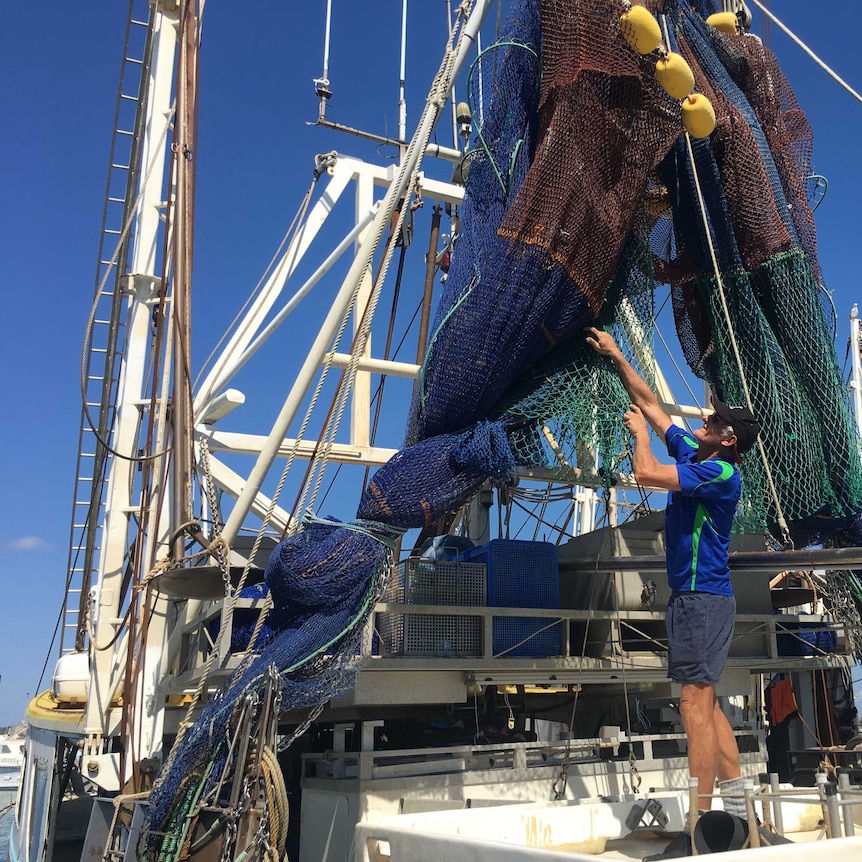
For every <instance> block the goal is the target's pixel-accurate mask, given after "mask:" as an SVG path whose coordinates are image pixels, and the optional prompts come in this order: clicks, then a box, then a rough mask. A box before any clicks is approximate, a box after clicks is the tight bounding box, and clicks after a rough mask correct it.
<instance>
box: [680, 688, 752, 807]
mask: <svg viewBox="0 0 862 862" xmlns="http://www.w3.org/2000/svg"><path fill="white" fill-rule="evenodd" d="M717 708H718V704H717V701H716V697H715V686H714V685H707V684H706V683H702V682H690V683H685V684H684V685H683V687H682V693H681V695H680V700H679V711H680V716H681V718H682V723H683V726H684V727H685V735H686V738H687V739H688V771H689V773H690V774H691V775H692V776H694V777H695V778H696V779H697V792H698V796H699V797H700V801H699V803H698V809H699V810H700V811H709V810H710V809H711V808H712V794H713V791H714V789H715V778H716V774H717V773H718V769H719V736H718V733H717V731H716V720H715V710H716V709H717ZM719 711H720V710H719ZM722 718H724V716H723V715H722ZM725 724H726V725H727V730H728V731H730V725H729V724H727V719H725ZM722 734H724V728H722ZM732 735H733V734H732V732H731V736H732ZM723 741H724V743H725V746H726V745H727V742H726V740H723ZM733 746H734V748H736V741H735V740H734V743H733ZM736 760H737V773H738V770H739V765H738V764H739V754H738V752H737V756H736Z"/></svg>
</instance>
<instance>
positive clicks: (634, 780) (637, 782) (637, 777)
mask: <svg viewBox="0 0 862 862" xmlns="http://www.w3.org/2000/svg"><path fill="white" fill-rule="evenodd" d="M635 764H637V758H636V757H635V752H634V749H633V748H632V743H631V731H629V774H630V775H631V785H632V793H637V792H638V791H639V790H640V789H641V781H642V780H643V779H642V778H641V774H640V772H638V768H637V766H636V765H635Z"/></svg>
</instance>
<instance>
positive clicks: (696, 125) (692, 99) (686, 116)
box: [682, 93, 715, 138]
mask: <svg viewBox="0 0 862 862" xmlns="http://www.w3.org/2000/svg"><path fill="white" fill-rule="evenodd" d="M682 124H683V125H684V126H685V130H686V131H687V132H688V133H689V134H690V135H691V136H692V137H693V138H705V137H707V136H708V135H711V134H712V131H713V129H714V128H715V110H714V109H713V107H712V102H710V101H709V99H707V98H706V96H704V95H703V93H692V94H691V95H690V96H688V97H687V98H685V99H683V102H682Z"/></svg>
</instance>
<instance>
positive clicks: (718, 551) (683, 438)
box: [665, 425, 742, 596]
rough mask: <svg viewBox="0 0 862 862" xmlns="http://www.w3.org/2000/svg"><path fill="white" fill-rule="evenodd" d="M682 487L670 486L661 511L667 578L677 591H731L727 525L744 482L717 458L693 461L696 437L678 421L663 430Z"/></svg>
mask: <svg viewBox="0 0 862 862" xmlns="http://www.w3.org/2000/svg"><path fill="white" fill-rule="evenodd" d="M665 441H666V442H667V451H668V453H669V454H670V456H671V457H672V458H673V459H674V460H675V461H676V469H677V473H678V475H679V484H680V488H681V489H682V490H681V491H670V492H669V493H668V499H667V511H666V513H665V545H666V548H667V577H668V581H669V582H670V588H671V589H672V590H675V591H677V592H700V593H715V594H716V595H720V596H730V595H733V590H732V589H731V586H730V571H729V569H728V567H727V555H728V548H729V546H730V529H731V525H732V523H733V515H734V512H735V511H736V504H737V503H738V502H739V494H740V491H741V489H742V485H741V482H740V478H739V470H737V468H736V466H735V465H734V464H731V463H730V462H729V461H725V460H723V459H721V458H707V459H706V460H705V461H695V457H696V455H697V441H695V440H694V439H693V438H692V437H691V435H690V434H689V433H688V432H687V431H684V430H683V429H682V428H679V427H678V426H676V425H671V426H670V428H668V430H667V434H666V435H665Z"/></svg>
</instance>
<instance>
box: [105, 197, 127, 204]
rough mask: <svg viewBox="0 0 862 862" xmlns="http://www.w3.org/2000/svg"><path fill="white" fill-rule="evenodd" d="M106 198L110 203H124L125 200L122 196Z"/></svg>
mask: <svg viewBox="0 0 862 862" xmlns="http://www.w3.org/2000/svg"><path fill="white" fill-rule="evenodd" d="M108 200H109V201H110V202H111V203H112V204H124V203H125V201H124V200H123V198H108Z"/></svg>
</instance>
